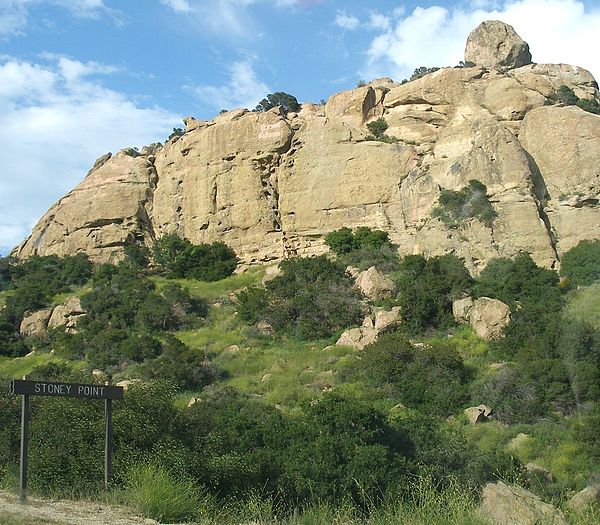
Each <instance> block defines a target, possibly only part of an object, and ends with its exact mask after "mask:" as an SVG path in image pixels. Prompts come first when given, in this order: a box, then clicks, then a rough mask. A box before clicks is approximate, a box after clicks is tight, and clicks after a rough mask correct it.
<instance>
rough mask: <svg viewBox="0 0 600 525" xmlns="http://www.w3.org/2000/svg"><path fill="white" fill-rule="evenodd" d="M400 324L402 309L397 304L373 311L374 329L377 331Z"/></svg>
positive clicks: (386, 329)
mask: <svg viewBox="0 0 600 525" xmlns="http://www.w3.org/2000/svg"><path fill="white" fill-rule="evenodd" d="M401 324H402V310H401V308H400V307H399V306H394V307H392V309H391V310H377V311H376V312H375V324H374V326H375V330H377V332H378V333H382V332H386V331H389V330H393V329H395V328H398V327H399V326H400V325H401Z"/></svg>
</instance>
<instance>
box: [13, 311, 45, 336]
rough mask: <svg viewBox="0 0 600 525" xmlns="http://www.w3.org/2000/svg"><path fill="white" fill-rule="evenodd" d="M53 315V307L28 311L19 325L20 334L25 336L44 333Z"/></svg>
mask: <svg viewBox="0 0 600 525" xmlns="http://www.w3.org/2000/svg"><path fill="white" fill-rule="evenodd" d="M51 315H52V308H44V309H43V310H38V311H36V312H29V313H26V314H25V316H24V317H23V320H22V321H21V326H20V327H19V332H20V334H21V335H24V336H38V335H42V334H43V333H44V332H45V331H46V329H47V327H48V320H49V319H50V316H51Z"/></svg>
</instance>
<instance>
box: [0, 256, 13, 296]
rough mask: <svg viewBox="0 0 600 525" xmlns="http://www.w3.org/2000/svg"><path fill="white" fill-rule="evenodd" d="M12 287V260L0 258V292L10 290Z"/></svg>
mask: <svg viewBox="0 0 600 525" xmlns="http://www.w3.org/2000/svg"><path fill="white" fill-rule="evenodd" d="M11 287H12V279H11V260H10V259H9V258H6V257H0V292H3V291H5V290H8V289H9V288H11Z"/></svg>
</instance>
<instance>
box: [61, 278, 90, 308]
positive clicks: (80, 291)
mask: <svg viewBox="0 0 600 525" xmlns="http://www.w3.org/2000/svg"><path fill="white" fill-rule="evenodd" d="M91 291H92V285H91V284H89V283H88V284H86V285H85V286H71V290H70V291H68V292H62V293H59V294H56V295H55V296H54V297H53V298H52V304H60V303H63V302H64V301H65V299H67V297H81V296H83V295H85V294H86V293H88V292H91Z"/></svg>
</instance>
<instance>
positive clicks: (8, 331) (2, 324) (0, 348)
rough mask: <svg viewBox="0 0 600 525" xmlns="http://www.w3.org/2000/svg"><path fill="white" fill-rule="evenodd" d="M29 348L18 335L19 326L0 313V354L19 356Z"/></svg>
mask: <svg viewBox="0 0 600 525" xmlns="http://www.w3.org/2000/svg"><path fill="white" fill-rule="evenodd" d="M28 352H29V349H28V348H27V346H26V345H25V343H24V342H23V340H22V339H21V337H20V335H19V328H18V326H17V325H16V324H15V323H12V322H11V321H10V320H8V319H6V318H5V317H4V316H3V315H1V314H0V356H2V357H21V356H24V355H25V354H27V353H28Z"/></svg>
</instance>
